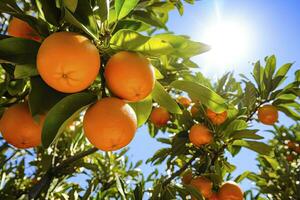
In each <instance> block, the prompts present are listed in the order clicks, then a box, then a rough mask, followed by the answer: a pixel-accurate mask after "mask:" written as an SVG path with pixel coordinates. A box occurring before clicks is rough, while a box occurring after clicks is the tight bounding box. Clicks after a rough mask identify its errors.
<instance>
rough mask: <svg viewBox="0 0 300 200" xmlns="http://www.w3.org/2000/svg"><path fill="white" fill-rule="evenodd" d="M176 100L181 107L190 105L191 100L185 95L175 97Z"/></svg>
mask: <svg viewBox="0 0 300 200" xmlns="http://www.w3.org/2000/svg"><path fill="white" fill-rule="evenodd" d="M177 102H178V103H179V104H181V105H182V106H183V107H186V108H187V107H189V106H190V105H191V103H192V102H191V100H190V99H189V98H187V97H183V96H180V97H178V98H177Z"/></svg>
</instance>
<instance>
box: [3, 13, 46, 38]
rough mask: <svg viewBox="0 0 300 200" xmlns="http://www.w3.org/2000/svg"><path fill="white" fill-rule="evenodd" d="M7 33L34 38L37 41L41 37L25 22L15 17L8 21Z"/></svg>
mask: <svg viewBox="0 0 300 200" xmlns="http://www.w3.org/2000/svg"><path fill="white" fill-rule="evenodd" d="M7 33H8V35H10V36H14V37H20V38H25V39H30V40H35V41H37V42H39V41H41V37H40V36H39V35H38V33H37V32H36V31H35V30H34V29H33V28H31V26H30V25H29V24H28V23H27V22H24V21H23V20H20V19H18V18H16V17H13V18H12V20H11V21H10V22H9V25H8V29H7Z"/></svg>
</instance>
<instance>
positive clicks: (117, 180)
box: [115, 174, 126, 200]
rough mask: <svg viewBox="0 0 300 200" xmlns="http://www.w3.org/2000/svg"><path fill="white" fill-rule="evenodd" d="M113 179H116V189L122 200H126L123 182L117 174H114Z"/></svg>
mask: <svg viewBox="0 0 300 200" xmlns="http://www.w3.org/2000/svg"><path fill="white" fill-rule="evenodd" d="M115 177H116V183H117V189H118V191H119V193H120V195H121V196H122V199H123V200H126V196H125V188H124V183H123V180H122V179H121V178H120V177H119V176H118V175H117V174H115Z"/></svg>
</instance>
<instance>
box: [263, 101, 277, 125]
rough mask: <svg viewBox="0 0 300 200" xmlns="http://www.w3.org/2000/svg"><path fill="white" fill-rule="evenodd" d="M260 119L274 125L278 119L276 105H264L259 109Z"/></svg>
mask: <svg viewBox="0 0 300 200" xmlns="http://www.w3.org/2000/svg"><path fill="white" fill-rule="evenodd" d="M258 119H259V121H260V122H261V123H263V124H266V125H273V124H275V122H277V120H278V110H277V108H276V107H275V106H272V105H264V106H262V107H260V108H259V109H258Z"/></svg>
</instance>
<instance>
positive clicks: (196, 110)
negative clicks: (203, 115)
mask: <svg viewBox="0 0 300 200" xmlns="http://www.w3.org/2000/svg"><path fill="white" fill-rule="evenodd" d="M198 112H199V109H198V108H197V106H196V105H193V106H192V107H191V114H192V117H196V116H197V114H198Z"/></svg>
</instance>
